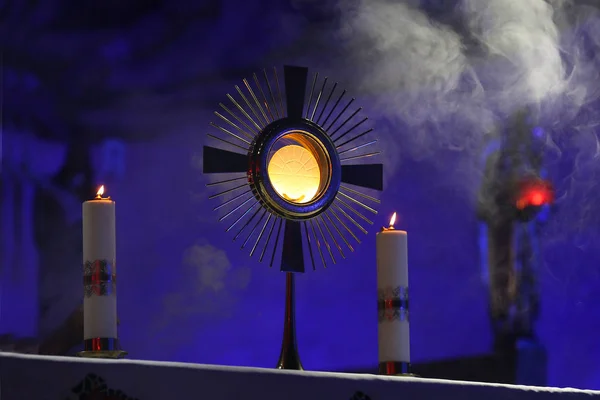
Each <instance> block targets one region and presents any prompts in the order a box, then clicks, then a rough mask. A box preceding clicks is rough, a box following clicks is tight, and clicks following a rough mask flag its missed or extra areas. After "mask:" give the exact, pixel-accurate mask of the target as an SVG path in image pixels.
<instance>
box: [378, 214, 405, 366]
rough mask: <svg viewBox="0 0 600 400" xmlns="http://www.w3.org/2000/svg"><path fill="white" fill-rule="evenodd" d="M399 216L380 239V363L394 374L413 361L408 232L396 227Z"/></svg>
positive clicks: (379, 236)
mask: <svg viewBox="0 0 600 400" xmlns="http://www.w3.org/2000/svg"><path fill="white" fill-rule="evenodd" d="M395 219H396V213H394V215H393V216H392V219H391V220H390V227H389V228H383V229H382V231H381V232H378V233H377V240H376V243H377V308H378V318H379V321H378V322H379V324H378V347H379V366H380V370H382V367H383V368H384V370H386V371H388V372H387V373H390V374H391V373H394V370H395V371H396V373H401V372H408V371H407V370H406V369H407V368H408V365H409V364H410V329H409V327H410V325H409V319H408V254H407V233H406V231H402V230H396V229H394V222H395Z"/></svg>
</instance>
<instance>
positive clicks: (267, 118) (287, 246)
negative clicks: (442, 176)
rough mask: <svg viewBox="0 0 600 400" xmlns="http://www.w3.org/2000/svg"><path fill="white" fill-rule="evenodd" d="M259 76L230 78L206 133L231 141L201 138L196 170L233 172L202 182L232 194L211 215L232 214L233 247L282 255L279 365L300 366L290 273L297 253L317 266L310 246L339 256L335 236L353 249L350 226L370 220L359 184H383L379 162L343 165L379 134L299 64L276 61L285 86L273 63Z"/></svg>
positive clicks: (298, 264)
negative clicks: (238, 82)
mask: <svg viewBox="0 0 600 400" xmlns="http://www.w3.org/2000/svg"><path fill="white" fill-rule="evenodd" d="M262 75H263V76H262V78H261V79H259V78H258V76H257V75H256V74H254V75H253V82H254V85H251V83H250V82H249V81H248V80H246V79H244V80H243V81H242V82H243V84H244V87H245V90H242V89H240V87H239V86H235V90H236V92H237V94H238V95H239V98H238V99H236V98H234V97H233V96H231V95H229V94H227V98H228V99H229V101H230V102H231V105H230V106H226V105H225V104H223V103H220V104H219V106H220V108H221V110H220V111H218V112H215V116H217V118H219V120H220V121H221V122H220V124H215V123H211V124H210V125H211V126H212V127H214V128H216V129H217V131H218V132H217V133H218V134H208V136H209V137H210V138H212V139H215V140H217V141H219V142H220V143H221V144H223V145H224V146H229V148H230V149H231V150H225V149H220V148H215V147H209V146H205V147H204V173H206V174H233V176H224V177H223V179H222V180H220V181H217V182H213V183H210V184H208V185H207V186H209V187H219V188H222V190H220V191H219V192H218V193H215V194H213V195H212V196H210V199H222V198H223V196H226V195H229V196H231V198H230V199H227V200H222V201H221V203H220V204H218V205H217V206H215V207H214V211H219V210H220V211H222V212H223V215H222V216H221V217H220V218H219V221H224V220H226V219H229V220H232V221H233V222H231V224H230V225H229V227H228V228H227V229H226V230H227V231H228V232H229V231H231V230H232V229H234V227H236V226H238V224H239V225H241V227H240V228H239V229H238V231H237V233H236V234H235V236H234V237H233V240H234V241H235V240H238V239H240V240H241V239H242V234H243V236H244V238H243V242H242V245H241V247H242V248H245V247H246V245H248V244H249V243H253V244H252V247H251V250H250V256H253V255H254V253H255V252H256V251H259V253H260V256H259V260H260V261H262V260H263V258H264V257H265V255H266V253H267V250H268V249H269V252H270V266H271V267H272V266H273V264H274V263H275V261H276V257H277V256H278V254H281V258H280V259H279V257H277V260H278V261H280V265H281V268H280V269H281V271H283V272H286V302H285V322H284V336H283V343H282V349H281V355H280V357H279V362H278V363H277V368H280V369H296V370H301V369H302V363H301V362H300V357H299V355H298V349H297V342H296V330H295V315H294V314H295V312H294V305H295V304H294V302H295V297H294V289H295V288H294V283H295V282H294V280H295V276H294V274H297V273H303V272H304V255H305V252H306V253H307V255H308V256H309V257H310V260H311V265H312V267H313V269H316V266H315V256H314V255H317V254H318V257H319V258H320V260H321V263H322V264H323V266H324V267H327V261H326V258H330V259H331V262H332V263H334V264H335V263H336V257H335V256H334V252H339V254H340V256H341V257H342V258H345V255H344V250H343V248H342V245H345V246H347V247H348V249H350V251H354V249H353V247H352V245H351V244H350V241H351V240H356V242H358V243H360V240H359V239H358V237H357V235H356V233H358V232H362V233H365V234H366V233H367V230H366V229H365V228H364V227H363V223H364V222H366V223H367V224H370V225H372V224H373V222H372V221H371V220H369V219H368V218H367V217H366V216H365V215H364V211H368V212H370V213H373V214H377V211H376V210H375V208H373V205H372V204H378V203H379V200H378V199H377V198H376V197H373V196H372V195H369V194H368V193H365V191H364V189H363V190H361V189H360V188H361V187H362V188H366V189H370V190H378V191H381V190H382V189H383V166H382V164H359V165H349V164H348V163H349V162H355V161H356V160H362V159H365V158H367V157H372V156H376V155H378V154H379V153H380V152H379V151H369V148H371V147H373V145H375V144H376V143H377V140H376V139H373V138H372V137H371V136H370V134H371V132H372V131H373V129H365V128H361V127H362V125H363V124H364V123H365V122H366V121H367V118H366V117H364V118H363V117H360V116H359V114H360V111H361V110H362V109H361V108H358V109H356V110H354V111H348V110H349V108H350V106H351V105H352V103H353V102H354V99H349V100H348V101H345V99H344V96H345V95H346V91H345V90H344V91H341V92H340V93H339V94H336V89H337V86H338V84H337V83H334V84H333V85H331V86H330V87H327V83H328V78H325V79H323V81H322V82H321V81H319V74H315V75H314V79H313V81H312V85H311V88H310V90H309V91H307V88H308V87H307V77H308V69H307V68H301V67H290V66H286V67H284V69H283V85H280V83H279V78H278V75H277V70H276V69H274V70H273V75H272V76H269V74H267V72H266V71H264V70H263V74H262ZM282 86H283V88H282ZM315 88H316V89H317V90H315ZM319 88H320V89H319ZM307 92H308V101H305V100H306V97H307V96H306V94H307ZM283 93H284V94H283ZM284 104H285V106H284ZM232 109H233V110H232ZM240 150H241V151H242V152H240ZM365 150H366V151H365ZM349 185H352V186H354V188H353V187H351V186H349ZM370 203H371V205H370ZM359 220H360V221H361V222H359ZM282 231H283V232H282ZM280 239H281V240H280ZM280 242H281V244H280ZM334 247H335V249H334ZM259 248H260V250H259Z"/></svg>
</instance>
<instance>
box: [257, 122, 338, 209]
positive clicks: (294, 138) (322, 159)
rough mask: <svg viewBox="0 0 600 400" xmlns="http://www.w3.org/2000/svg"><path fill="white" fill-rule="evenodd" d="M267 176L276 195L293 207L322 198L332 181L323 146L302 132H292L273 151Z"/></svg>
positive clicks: (275, 145) (275, 144)
mask: <svg viewBox="0 0 600 400" xmlns="http://www.w3.org/2000/svg"><path fill="white" fill-rule="evenodd" d="M267 165H268V170H267V174H268V176H269V180H270V181H271V185H272V186H273V189H274V190H275V192H276V193H277V194H278V195H279V197H281V198H282V199H284V200H285V201H287V202H289V203H292V204H306V203H310V202H311V201H313V200H316V199H318V198H319V196H320V195H321V194H322V193H323V191H324V189H325V188H326V187H327V185H328V184H329V180H330V178H331V176H330V175H331V174H330V169H331V168H330V161H329V157H328V155H327V153H326V152H325V150H324V149H323V146H322V145H321V144H320V143H319V142H318V141H317V140H315V139H313V138H312V137H311V136H310V135H308V134H306V133H305V132H302V131H293V132H290V133H288V134H286V135H284V136H282V137H281V138H279V139H278V140H277V141H276V142H275V143H274V144H273V146H272V147H271V149H270V151H269V158H268V163H267Z"/></svg>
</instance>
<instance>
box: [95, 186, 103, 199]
mask: <svg viewBox="0 0 600 400" xmlns="http://www.w3.org/2000/svg"><path fill="white" fill-rule="evenodd" d="M103 194H104V185H102V186H100V189H98V192H96V196H99V197H102V195H103Z"/></svg>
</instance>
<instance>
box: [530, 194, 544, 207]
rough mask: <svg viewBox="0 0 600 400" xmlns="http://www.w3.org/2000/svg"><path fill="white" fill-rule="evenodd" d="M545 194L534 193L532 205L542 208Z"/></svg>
mask: <svg viewBox="0 0 600 400" xmlns="http://www.w3.org/2000/svg"><path fill="white" fill-rule="evenodd" d="M544 203H545V202H544V194H543V193H540V192H533V193H532V194H531V204H532V205H534V206H541V205H542V204H544Z"/></svg>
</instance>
